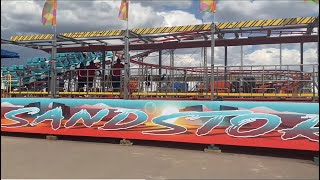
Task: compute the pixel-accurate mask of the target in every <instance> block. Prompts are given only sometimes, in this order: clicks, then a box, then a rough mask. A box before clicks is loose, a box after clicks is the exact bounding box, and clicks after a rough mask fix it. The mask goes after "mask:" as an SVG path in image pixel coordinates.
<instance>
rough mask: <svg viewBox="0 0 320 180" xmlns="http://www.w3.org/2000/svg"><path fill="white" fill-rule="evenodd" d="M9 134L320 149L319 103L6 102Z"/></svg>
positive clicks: (4, 121) (3, 110)
mask: <svg viewBox="0 0 320 180" xmlns="http://www.w3.org/2000/svg"><path fill="white" fill-rule="evenodd" d="M1 130H2V131H6V132H25V133H42V134H56V135H59V134H60V135H74V136H96V137H113V138H126V139H143V140H158V141H175V142H190V143H201V144H226V145H238V146H256V147H270V148H286V149H300V150H312V151H318V150H319V144H318V142H319V104H316V103H292V102H290V103H285V102H229V101H211V102H209V101H161V100H159V101H147V100H103V99H90V100H89V99H29V98H28V99H20V98H8V99H6V98H3V99H1Z"/></svg>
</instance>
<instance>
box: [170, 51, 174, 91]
mask: <svg viewBox="0 0 320 180" xmlns="http://www.w3.org/2000/svg"><path fill="white" fill-rule="evenodd" d="M170 67H171V68H173V67H174V49H170ZM170 86H171V90H172V91H173V89H174V70H173V69H171V70H170Z"/></svg>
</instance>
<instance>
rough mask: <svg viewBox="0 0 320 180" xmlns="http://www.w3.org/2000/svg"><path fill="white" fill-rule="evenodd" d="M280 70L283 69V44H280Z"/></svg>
mask: <svg viewBox="0 0 320 180" xmlns="http://www.w3.org/2000/svg"><path fill="white" fill-rule="evenodd" d="M280 69H282V44H281V43H280Z"/></svg>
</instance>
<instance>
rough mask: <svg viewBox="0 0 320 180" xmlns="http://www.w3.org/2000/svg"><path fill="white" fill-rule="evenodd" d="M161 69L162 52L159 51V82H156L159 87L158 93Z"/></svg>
mask: <svg viewBox="0 0 320 180" xmlns="http://www.w3.org/2000/svg"><path fill="white" fill-rule="evenodd" d="M161 67H162V50H159V82H158V84H159V85H158V87H159V89H158V91H160V90H161V76H162V69H161Z"/></svg>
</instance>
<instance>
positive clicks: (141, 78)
mask: <svg viewBox="0 0 320 180" xmlns="http://www.w3.org/2000/svg"><path fill="white" fill-rule="evenodd" d="M138 61H139V62H142V63H143V57H138ZM144 74H145V73H144V69H143V65H141V64H139V69H138V84H139V92H141V91H142V90H143V89H144V88H143V81H144Z"/></svg>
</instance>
